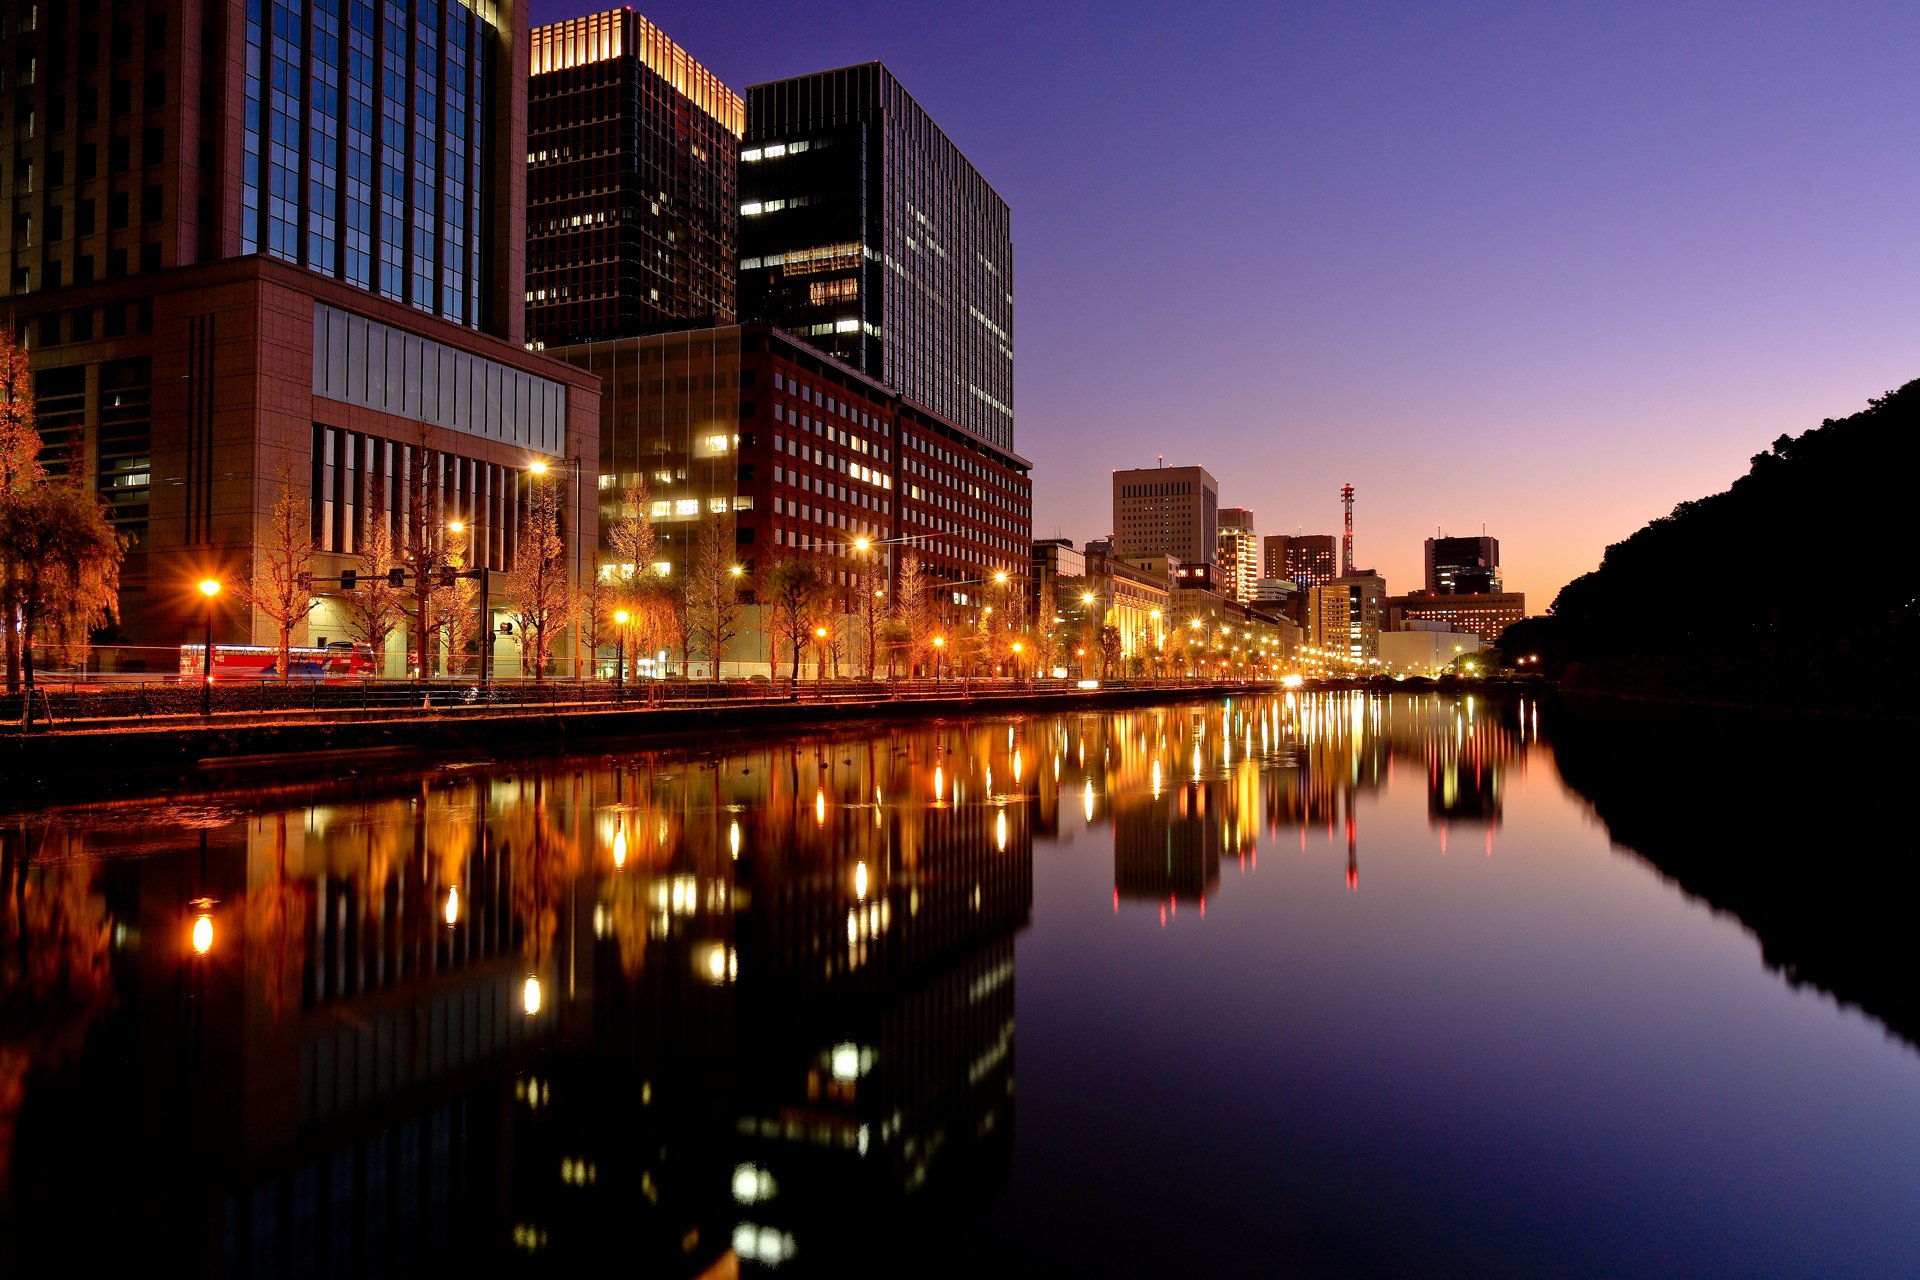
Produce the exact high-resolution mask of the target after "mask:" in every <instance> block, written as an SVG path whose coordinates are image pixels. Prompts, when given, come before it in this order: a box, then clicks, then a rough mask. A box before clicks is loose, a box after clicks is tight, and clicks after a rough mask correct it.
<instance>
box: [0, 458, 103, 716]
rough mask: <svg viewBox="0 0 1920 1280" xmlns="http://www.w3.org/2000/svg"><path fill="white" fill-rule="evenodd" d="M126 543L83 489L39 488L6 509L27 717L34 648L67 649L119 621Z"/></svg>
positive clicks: (2, 554)
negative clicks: (43, 642) (45, 644)
mask: <svg viewBox="0 0 1920 1280" xmlns="http://www.w3.org/2000/svg"><path fill="white" fill-rule="evenodd" d="M123 555H124V551H123V548H122V547H121V545H120V539H119V537H118V535H116V534H115V533H114V531H113V526H112V525H110V524H108V523H107V516H106V512H105V511H104V510H103V509H102V508H101V505H100V501H99V499H97V498H95V497H94V496H93V495H92V494H90V493H88V492H87V491H86V490H84V489H82V488H81V487H80V486H79V485H77V484H71V483H67V482H60V483H55V484H37V485H34V486H33V487H32V488H29V489H25V490H22V491H20V492H18V493H14V494H10V495H8V498H7V501H6V502H5V503H4V504H0V561H5V562H6V564H7V566H8V573H7V584H6V585H7V597H6V602H5V603H6V613H7V616H8V617H10V618H17V619H18V620H19V626H20V633H21V635H22V637H23V638H24V644H23V646H22V648H23V661H22V664H21V666H22V670H23V673H24V676H25V685H26V689H27V695H28V698H27V707H28V712H27V713H28V714H29V715H31V714H32V712H31V708H32V705H33V698H32V694H33V640H34V638H35V637H36V636H40V635H42V634H43V633H44V634H45V636H46V638H48V639H51V640H54V641H55V642H56V643H58V644H59V645H60V646H61V647H62V648H69V647H71V646H73V645H74V644H75V643H81V642H84V640H85V637H86V633H87V632H88V631H89V630H91V629H93V628H95V627H103V626H106V625H107V624H108V623H109V622H111V621H113V620H114V619H115V618H117V617H118V616H119V602H120V562H121V559H122V557H123Z"/></svg>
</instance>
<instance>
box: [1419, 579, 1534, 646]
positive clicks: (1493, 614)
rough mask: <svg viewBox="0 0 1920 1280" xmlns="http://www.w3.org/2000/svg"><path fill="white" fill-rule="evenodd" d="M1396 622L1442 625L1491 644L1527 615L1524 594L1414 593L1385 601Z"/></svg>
mask: <svg viewBox="0 0 1920 1280" xmlns="http://www.w3.org/2000/svg"><path fill="white" fill-rule="evenodd" d="M1386 604H1387V608H1388V610H1389V611H1390V617H1391V618H1392V619H1393V620H1394V622H1396V623H1398V622H1399V621H1401V620H1409V621H1413V620H1417V621H1424V622H1440V623H1445V624H1446V625H1447V626H1449V627H1452V628H1453V629H1454V630H1456V631H1471V632H1472V633H1473V634H1474V635H1477V636H1479V637H1480V638H1481V639H1482V640H1485V641H1486V642H1487V643H1488V644H1492V643H1493V642H1494V641H1495V640H1498V639H1499V638H1500V633H1501V632H1502V631H1505V630H1506V629H1507V628H1508V627H1510V626H1512V625H1513V624H1514V623H1516V622H1518V621H1520V619H1522V618H1524V617H1526V616H1527V596H1526V593H1525V592H1524V591H1489V592H1481V593H1479V594H1476V595H1453V596H1434V595H1423V594H1419V593H1415V594H1413V595H1406V596H1394V597H1393V598H1391V599H1390V600H1388V601H1387V602H1386Z"/></svg>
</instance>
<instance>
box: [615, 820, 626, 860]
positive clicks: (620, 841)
mask: <svg viewBox="0 0 1920 1280" xmlns="http://www.w3.org/2000/svg"><path fill="white" fill-rule="evenodd" d="M626 865H627V824H626V823H624V822H622V823H621V824H620V825H619V826H617V827H615V828H614V829H613V869H614V870H615V871H618V870H620V868H622V867H624V866H626Z"/></svg>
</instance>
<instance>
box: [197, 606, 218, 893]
mask: <svg viewBox="0 0 1920 1280" xmlns="http://www.w3.org/2000/svg"><path fill="white" fill-rule="evenodd" d="M200 594H201V595H203V596H205V597H206V599H207V645H206V655H205V657H203V658H202V659H201V662H202V666H201V669H200V675H201V681H200V714H201V715H203V716H210V715H212V714H213V600H214V597H215V596H217V595H219V594H220V580H219V579H218V578H202V579H200ZM209 927H211V926H209Z"/></svg>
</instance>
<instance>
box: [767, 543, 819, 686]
mask: <svg viewBox="0 0 1920 1280" xmlns="http://www.w3.org/2000/svg"><path fill="white" fill-rule="evenodd" d="M826 589H827V583H826V579H825V577H823V576H822V575H821V572H820V566H819V565H818V564H817V563H816V562H815V561H814V558H813V557H812V556H801V555H795V556H786V557H784V558H782V559H780V560H778V561H776V562H775V563H774V566H773V568H772V569H770V570H769V571H768V572H767V599H766V605H767V609H768V612H769V615H770V616H769V618H768V620H767V630H768V632H769V633H771V634H772V635H774V636H775V637H776V638H777V639H779V640H785V641H786V642H787V647H788V650H789V651H790V652H791V653H792V655H793V678H794V679H795V680H798V679H799V678H800V650H801V648H802V647H803V646H805V645H806V643H807V642H808V640H810V639H811V638H812V637H813V627H814V618H815V616H816V615H817V614H818V613H819V612H820V603H821V600H822V598H823V597H824V596H825V595H826ZM774 653H775V661H776V663H777V662H778V654H779V650H778V648H776V649H775V650H774ZM774 674H775V675H778V674H779V671H778V670H777V669H776V670H775V672H774Z"/></svg>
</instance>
